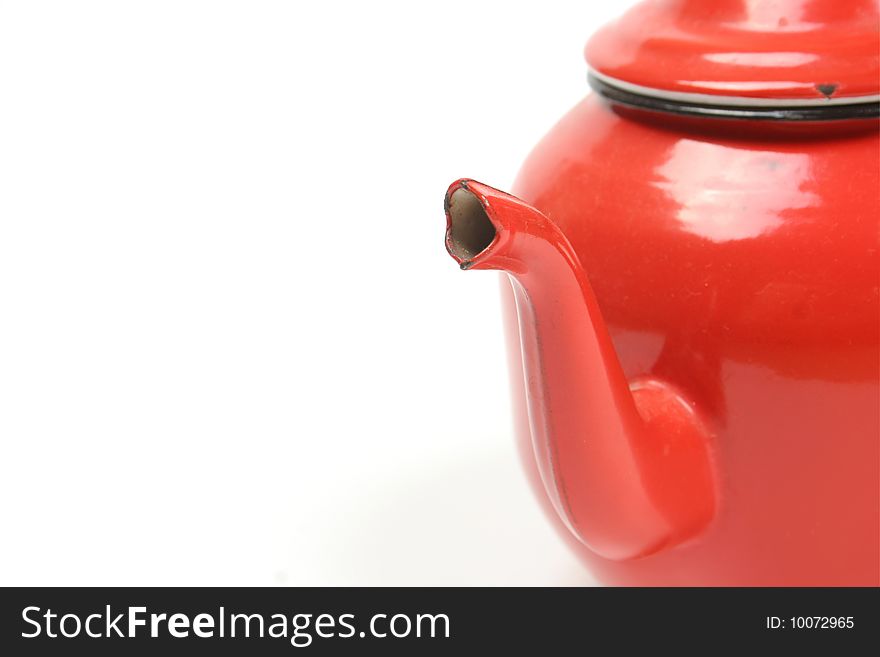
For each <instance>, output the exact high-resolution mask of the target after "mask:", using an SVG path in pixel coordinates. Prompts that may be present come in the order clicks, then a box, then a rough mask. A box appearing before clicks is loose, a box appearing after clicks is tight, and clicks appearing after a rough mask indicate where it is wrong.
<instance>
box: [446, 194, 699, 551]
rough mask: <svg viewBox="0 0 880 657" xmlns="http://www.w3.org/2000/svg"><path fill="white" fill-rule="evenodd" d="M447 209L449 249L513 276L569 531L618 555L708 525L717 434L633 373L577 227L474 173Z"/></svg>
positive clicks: (550, 468)
mask: <svg viewBox="0 0 880 657" xmlns="http://www.w3.org/2000/svg"><path fill="white" fill-rule="evenodd" d="M445 207H446V217H447V229H446V248H447V250H448V251H449V253H450V255H452V257H453V258H454V259H455V260H456V262H458V264H459V266H460V267H461V269H463V270H471V269H496V270H501V271H505V272H507V274H508V275H509V276H510V278H511V281H512V286H513V290H514V296H515V299H516V308H517V315H518V320H519V327H520V336H521V339H522V354H523V367H524V379H525V381H526V396H527V400H528V411H529V421H530V428H531V436H532V444H533V447H534V454H535V458H536V461H537V465H538V470H539V472H540V474H541V478H542V481H543V483H544V487H545V489H546V491H547V493H548V495H549V497H550V500H551V502H552V504H553V506H554V508H555V509H556V511H557V513H558V514H559V515H560V517H561V518H562V520H563V521H564V522H565V524H566V526H567V527H568V528H569V530H570V531H571V532H572V533H573V534H574V535H575V536H576V537H577V538H578V539H579V540H580V541H581V542H583V543H584V544H585V545H586V546H587V547H589V548H590V549H591V550H593V551H594V552H596V553H597V554H599V555H601V556H603V557H605V558H607V559H613V560H624V559H632V558H636V557H640V556H645V555H648V554H652V553H655V552H658V551H660V550H665V549H669V548H671V547H672V546H675V545H677V544H680V543H683V542H685V541H687V540H689V539H692V538H693V537H695V536H697V535H699V533H700V532H701V531H702V530H703V529H704V528H705V527H706V526H707V525H708V524H709V523H710V522H711V520H712V518H713V515H714V513H715V506H716V493H715V485H714V477H713V472H712V466H711V461H710V455H709V443H710V438H711V436H710V432H709V431H708V430H707V428H706V426H704V424H703V422H702V421H701V418H700V415H699V413H698V411H697V410H696V409H695V408H694V407H693V405H692V404H691V403H689V402H688V401H687V400H686V399H684V398H683V397H682V396H681V395H680V394H679V393H678V392H677V391H676V390H675V389H674V388H673V387H672V386H671V385H669V384H668V383H666V382H663V381H659V380H656V379H640V380H634V381H627V379H626V377H625V376H624V373H623V370H622V368H621V366H620V363H619V362H618V359H617V355H616V354H615V352H614V347H613V345H612V342H611V338H610V336H609V333H608V330H607V329H606V327H605V324H604V321H603V319H602V315H601V313H600V311H599V307H598V305H597V302H596V299H595V297H594V295H593V291H592V289H591V287H590V284H589V281H588V280H587V278H586V275H585V273H584V270H583V268H582V267H581V265H580V263H579V261H578V258H577V256H576V255H575V253H574V251H573V249H572V248H571V246H570V245H569V243H568V241H567V240H566V238H565V236H564V235H563V234H562V233H561V232H560V230H559V229H558V228H557V227H556V226H555V224H553V223H552V222H551V221H550V220H549V219H548V218H547V217H545V216H544V215H543V214H541V212H539V211H538V210H536V209H535V208H533V207H531V206H530V205H528V204H526V203H524V202H523V201H521V200H519V199H517V198H515V197H513V196H511V195H509V194H506V193H504V192H500V191H498V190H496V189H493V188H491V187H488V186H487V185H484V184H482V183H478V182H476V181H473V180H458V181H456V182H455V183H453V184H452V185H451V186H450V188H449V190H448V191H447V194H446V202H445ZM563 317H565V318H566V321H560V319H561V318H563ZM547 345H555V348H546V347H547ZM560 346H562V348H560Z"/></svg>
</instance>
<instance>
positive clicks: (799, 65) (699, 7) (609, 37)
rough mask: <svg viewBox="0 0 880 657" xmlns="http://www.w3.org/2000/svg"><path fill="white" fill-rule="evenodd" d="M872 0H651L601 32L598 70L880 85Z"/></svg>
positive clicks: (799, 89) (869, 88)
mask: <svg viewBox="0 0 880 657" xmlns="http://www.w3.org/2000/svg"><path fill="white" fill-rule="evenodd" d="M878 22H880V11H878V3H877V2H876V0H773V1H772V2H771V1H763V0H759V1H757V2H756V1H755V0H711V1H707V0H650V1H649V2H644V3H641V4H639V5H637V6H636V7H634V8H633V9H632V10H630V11H629V12H628V13H627V14H625V15H624V16H623V17H622V18H620V19H619V20H618V21H616V22H614V23H612V24H610V25H608V26H607V27H605V28H603V29H602V30H600V31H599V32H597V33H596V34H595V35H594V36H593V37H592V38H591V39H590V41H589V43H588V44H587V48H586V58H587V62H588V63H589V65H590V67H591V68H593V69H594V70H596V71H598V72H600V73H602V74H604V75H607V76H610V77H612V78H616V79H618V80H623V81H625V82H629V83H631V84H637V85H640V86H644V87H650V88H654V89H661V90H666V91H674V92H685V93H699V94H709V95H721V96H742V97H752V98H776V99H779V98H788V99H820V100H821V99H823V98H825V97H832V98H843V97H854V96H864V95H874V94H877V93H880V48H878V40H877V27H878Z"/></svg>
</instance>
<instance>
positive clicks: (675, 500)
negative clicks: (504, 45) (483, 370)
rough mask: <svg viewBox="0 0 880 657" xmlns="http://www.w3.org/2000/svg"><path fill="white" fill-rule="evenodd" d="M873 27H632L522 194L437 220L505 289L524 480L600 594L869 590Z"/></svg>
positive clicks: (743, 20) (729, 15)
mask: <svg viewBox="0 0 880 657" xmlns="http://www.w3.org/2000/svg"><path fill="white" fill-rule="evenodd" d="M878 17H880V14H878V5H877V3H876V2H874V1H871V0H833V1H830V0H777V1H774V2H764V1H761V0H757V1H755V0H649V1H648V2H644V3H643V4H641V5H639V6H637V7H635V8H634V9H632V10H631V11H630V12H629V13H627V14H626V15H624V16H623V17H622V18H621V19H619V20H618V21H617V22H615V23H612V24H611V25H609V26H607V27H605V28H603V29H602V30H601V31H599V32H598V33H597V34H596V35H594V36H593V37H592V39H591V40H590V41H589V43H588V45H587V48H586V59H587V63H588V65H589V75H588V79H589V82H590V85H591V86H592V88H593V93H592V94H590V95H588V96H587V97H586V98H585V99H584V100H583V101H582V102H580V103H579V104H578V105H577V106H575V107H574V109H572V110H571V111H570V112H569V113H568V114H567V115H566V116H565V117H564V118H563V119H562V120H561V121H560V122H559V123H558V124H557V125H556V126H555V127H554V128H553V129H552V130H551V131H550V133H549V134H548V135H547V136H546V138H545V139H544V140H543V141H542V142H541V143H540V144H539V145H538V146H537V147H536V148H535V150H534V151H533V152H532V154H531V155H530V156H529V158H528V160H527V161H526V163H525V165H524V167H523V168H522V171H521V173H520V175H519V177H518V178H517V180H516V183H515V185H514V187H513V193H514V194H515V195H511V194H507V193H505V192H502V191H499V190H497V189H494V188H492V187H489V186H487V185H484V184H482V183H479V182H476V181H473V180H467V179H462V180H458V181H456V182H455V183H453V184H452V185H451V186H450V188H449V190H448V192H447V194H446V199H445V210H446V217H447V230H446V247H447V249H448V251H449V253H450V254H451V255H452V257H453V258H454V259H455V260H456V261H457V262H458V263H459V265H460V267H461V269H463V270H472V269H474V270H476V269H496V270H501V271H503V272H506V273H507V274H508V276H506V277H505V278H506V279H507V280H506V281H505V284H504V290H503V295H504V301H505V307H506V314H507V317H506V326H507V332H508V338H509V345H510V355H511V363H512V365H511V373H512V379H513V389H514V395H515V402H516V408H517V409H518V410H517V424H518V432H519V434H520V442H521V446H522V447H523V453H524V455H525V457H526V458H525V462H526V467H527V470H528V472H529V473H530V475H531V478H532V481H533V483H534V485H535V488H536V490H537V492H538V494H539V496H540V497H541V499H542V501H543V502H544V503H545V505H546V507H547V510H548V512H549V515H550V516H551V518H553V520H554V522H556V524H557V525H558V526H559V528H560V531H561V532H562V534H563V536H565V537H566V540H568V541H569V542H570V543H571V544H572V545H573V546H574V548H575V549H576V550H577V551H578V553H579V554H580V555H581V556H582V558H583V560H584V561H585V562H586V564H587V566H588V567H589V568H590V569H591V570H592V572H593V573H594V574H595V576H596V577H597V578H598V579H599V580H600V581H602V582H604V583H607V584H612V585H649V586H653V585H716V586H717V585H720V586H728V585H795V586H800V585H820V586H821V585H848V586H852V585H855V586H861V585H871V586H877V585H878V584H880V390H878V380H880V297H878V284H880V249H878V218H880V139H878V134H880V133H878V115H880V88H878V79H880V48H878V19H880V18H878ZM507 281H509V284H508V283H507Z"/></svg>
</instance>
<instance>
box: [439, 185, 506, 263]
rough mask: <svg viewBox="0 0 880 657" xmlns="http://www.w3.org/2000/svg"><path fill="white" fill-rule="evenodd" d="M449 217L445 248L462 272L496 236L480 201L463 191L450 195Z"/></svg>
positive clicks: (472, 194) (465, 189)
mask: <svg viewBox="0 0 880 657" xmlns="http://www.w3.org/2000/svg"><path fill="white" fill-rule="evenodd" d="M448 217H449V227H448V229H447V236H446V246H447V248H448V249H449V252H450V253H451V254H452V255H453V256H455V258H456V259H457V260H458V261H459V262H460V263H461V265H462V267H463V268H464V267H465V265H466V264H467V263H469V262H470V261H471V260H473V259H474V258H475V257H476V256H478V255H479V254H480V253H482V252H483V251H485V250H486V249H487V248H489V246H490V245H491V244H492V242H493V241H494V240H495V237H496V236H497V230H496V228H495V226H494V224H493V223H492V221H491V220H490V219H489V215H488V214H487V212H486V209H485V207H483V204H482V202H481V201H480V199H479V198H478V197H477V195H476V194H474V193H473V192H472V191H470V190H469V189H467V188H466V187H459V188H458V189H456V190H455V191H454V192H452V195H451V196H450V197H449V204H448Z"/></svg>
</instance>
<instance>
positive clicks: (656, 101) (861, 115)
mask: <svg viewBox="0 0 880 657" xmlns="http://www.w3.org/2000/svg"><path fill="white" fill-rule="evenodd" d="M587 80H588V82H589V84H590V86H591V87H592V88H593V90H594V91H596V93H598V94H599V95H601V96H603V97H605V98H607V99H608V100H611V101H612V102H616V103H620V104H622V105H627V106H630V107H638V108H642V109H647V110H653V111H658V112H666V113H673V114H683V115H687V116H703V117H711V118H730V119H752V120H765V121H766V120H770V121H830V120H837V121H840V120H849V119H872V118H877V117H880V94H877V95H871V96H849V97H839V98H791V99H786V98H754V97H748V96H722V95H710V94H700V93H687V92H680V91H667V90H664V89H654V88H651V87H644V86H641V85H637V84H632V83H629V82H625V81H623V80H618V79H615V78H612V77H609V76H607V75H603V74H602V73H598V72H597V71H595V70H592V69H590V70H589V72H588V74H587Z"/></svg>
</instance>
